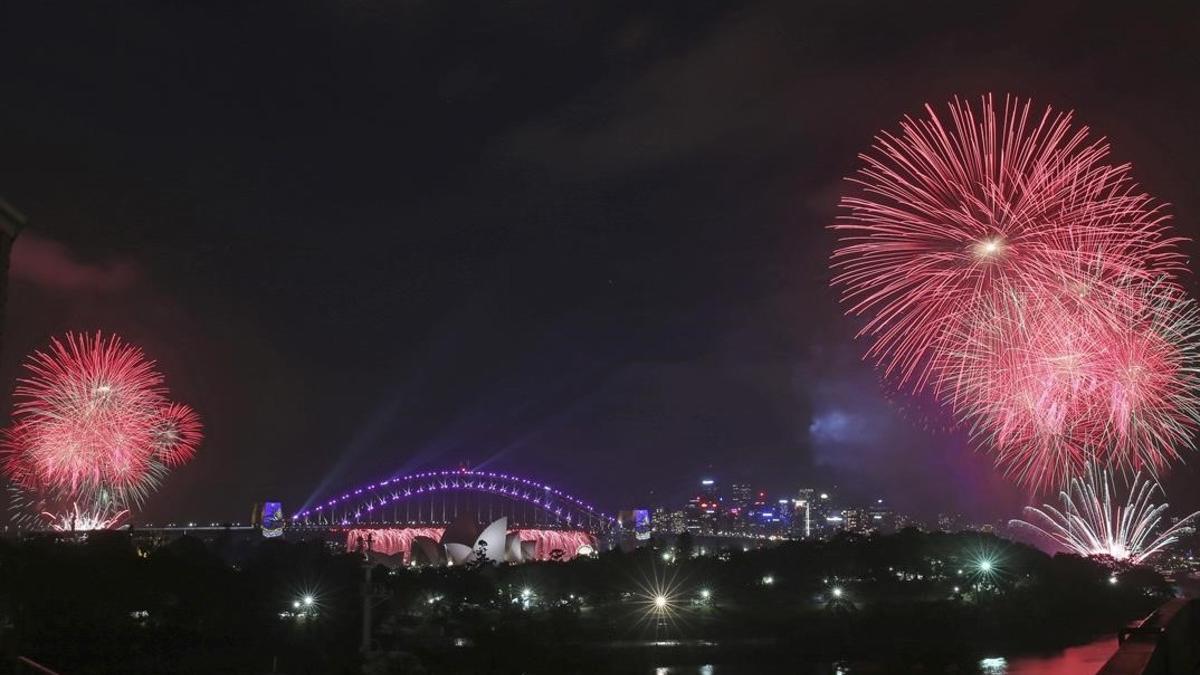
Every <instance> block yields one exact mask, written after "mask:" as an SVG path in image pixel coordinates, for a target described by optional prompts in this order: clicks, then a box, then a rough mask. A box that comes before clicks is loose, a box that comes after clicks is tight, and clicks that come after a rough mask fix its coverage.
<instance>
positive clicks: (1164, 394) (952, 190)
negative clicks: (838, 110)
mask: <svg viewBox="0 0 1200 675" xmlns="http://www.w3.org/2000/svg"><path fill="white" fill-rule="evenodd" d="M926 111H927V113H928V117H927V118H926V119H920V120H915V119H912V118H906V119H905V121H904V122H903V123H902V125H901V131H900V133H899V134H887V133H885V134H882V135H881V136H879V137H878V138H877V139H876V145H875V147H874V148H873V150H872V152H870V153H867V154H864V155H862V160H863V161H864V164H865V165H864V167H863V168H862V169H861V170H860V171H859V172H858V174H857V175H856V176H855V177H853V178H852V179H851V181H852V182H853V183H855V184H856V185H857V186H858V190H857V191H856V192H855V193H853V194H851V195H849V196H847V197H845V198H844V199H843V200H842V207H843V214H842V216H841V217H840V219H839V221H838V223H837V224H835V225H833V226H832V227H833V229H835V230H837V231H838V232H839V233H840V234H841V240H840V246H839V248H838V249H837V250H836V251H835V253H834V256H833V266H834V268H835V270H836V274H835V276H834V278H833V283H834V285H835V286H839V287H841V288H842V290H843V301H844V302H845V304H846V306H847V311H848V312H849V313H851V314H865V315H866V316H867V318H866V322H865V325H864V327H863V328H862V331H861V332H860V335H861V336H863V337H867V338H869V339H870V340H871V345H870V347H869V349H868V352H867V356H868V358H871V359H873V360H875V361H876V363H877V364H878V365H879V367H880V369H881V370H882V371H883V373H884V376H885V379H887V380H888V381H890V382H892V383H894V384H898V385H899V386H901V387H903V388H906V389H913V390H922V389H924V388H926V387H928V388H929V389H931V390H932V391H933V392H934V393H935V395H936V396H937V397H938V398H939V400H941V401H942V402H943V403H945V404H947V405H948V407H949V408H950V409H951V410H952V412H953V413H954V415H955V417H956V418H957V419H958V420H959V421H960V422H962V423H963V424H964V425H965V426H966V427H967V428H968V429H970V431H971V434H972V437H973V438H974V440H975V442H976V444H977V445H978V446H979V447H981V448H984V449H986V450H988V451H990V452H992V453H993V454H994V456H995V458H996V460H997V463H998V464H1000V465H1001V466H1002V467H1003V468H1004V469H1005V470H1006V471H1007V472H1009V473H1010V474H1011V475H1013V476H1014V477H1015V478H1016V479H1017V480H1018V481H1019V482H1021V483H1022V484H1025V485H1028V486H1030V487H1033V488H1045V487H1049V486H1055V485H1057V486H1061V485H1063V484H1065V482H1066V480H1067V478H1068V477H1069V476H1071V475H1077V474H1078V473H1079V471H1080V470H1081V469H1082V467H1084V466H1085V465H1087V464H1089V463H1091V462H1100V463H1102V464H1104V465H1105V466H1109V467H1117V468H1120V469H1122V470H1126V471H1128V472H1136V471H1139V470H1143V469H1147V470H1150V471H1152V472H1157V471H1158V470H1160V469H1162V468H1163V467H1164V466H1165V465H1166V463H1167V462H1168V461H1170V460H1172V459H1175V458H1177V457H1178V448H1180V447H1184V446H1191V444H1192V435H1193V432H1194V431H1195V430H1196V428H1197V426H1198V424H1200V399H1198V398H1197V393H1196V392H1197V387H1196V384H1197V381H1196V369H1197V366H1198V365H1200V356H1198V353H1197V344H1198V342H1200V341H1198V338H1200V332H1198V331H1200V329H1198V326H1200V321H1198V319H1197V312H1196V309H1195V306H1194V304H1193V303H1192V302H1191V301H1190V300H1189V299H1188V298H1187V297H1186V295H1185V294H1184V293H1183V291H1182V290H1181V289H1180V288H1179V286H1178V284H1177V282H1176V281H1175V275H1176V274H1177V273H1178V272H1180V271H1181V270H1182V269H1183V267H1184V266H1183V260H1184V258H1183V256H1182V254H1181V253H1180V252H1179V247H1178V241H1179V240H1178V239H1177V238H1173V237H1171V236H1170V234H1169V232H1168V231H1167V229H1166V226H1165V223H1164V221H1165V216H1164V215H1163V213H1162V212H1161V210H1160V208H1159V206H1158V205H1156V204H1155V202H1154V201H1153V200H1152V199H1151V198H1150V197H1149V196H1147V195H1146V194H1144V193H1142V192H1140V191H1138V189H1137V188H1136V186H1135V185H1134V184H1133V183H1132V180H1131V178H1130V175H1129V167H1128V165H1121V166H1112V165H1109V164H1106V163H1105V161H1106V159H1107V155H1108V146H1107V144H1105V143H1104V142H1103V141H1100V140H1089V137H1088V130H1087V129H1086V127H1075V126H1073V124H1072V121H1071V115H1070V114H1063V113H1055V112H1053V111H1052V110H1050V109H1049V108H1047V109H1046V110H1045V111H1044V112H1043V113H1041V114H1040V115H1037V114H1031V106H1030V104H1029V103H1028V102H1026V103H1021V102H1020V101H1017V100H1015V99H1006V100H1005V103H1004V107H1003V110H997V109H996V108H995V107H994V106H993V103H992V99H991V97H990V96H988V97H985V98H984V99H983V100H982V104H981V106H979V107H978V108H973V107H972V106H970V105H968V104H967V103H965V102H962V101H959V100H955V101H954V102H953V103H951V104H950V106H949V113H950V115H949V121H948V123H946V122H943V120H942V119H941V118H939V116H938V115H937V113H935V112H934V110H933V109H932V108H929V107H928V106H927V107H926Z"/></svg>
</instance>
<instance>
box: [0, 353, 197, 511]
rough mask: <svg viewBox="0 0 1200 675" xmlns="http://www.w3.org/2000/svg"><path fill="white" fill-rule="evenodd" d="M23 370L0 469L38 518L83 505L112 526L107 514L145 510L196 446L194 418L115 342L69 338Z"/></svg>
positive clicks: (148, 365)
mask: <svg viewBox="0 0 1200 675" xmlns="http://www.w3.org/2000/svg"><path fill="white" fill-rule="evenodd" d="M25 370H26V375H25V377H22V378H20V379H19V380H18V382H17V387H16V390H15V392H14V399H15V405H14V410H13V415H12V417H13V423H12V426H11V427H10V428H9V429H7V430H6V434H5V438H4V444H3V453H4V455H5V457H4V468H5V472H6V473H7V475H8V476H9V478H10V479H11V480H12V481H13V483H14V484H15V485H16V486H17V488H18V492H19V495H18V501H19V502H24V503H30V504H34V505H37V510H38V511H46V509H45V508H43V507H42V506H41V505H49V506H50V508H51V512H50V513H51V516H53V515H54V514H53V509H55V508H59V509H64V510H65V509H66V505H67V504H75V503H83V504H84V505H85V506H84V510H85V511H86V512H88V513H92V514H98V516H97V518H96V519H95V520H96V521H97V522H106V516H105V514H109V515H111V514H117V513H120V512H122V511H125V510H127V509H128V507H129V506H130V505H131V504H136V503H140V502H141V501H142V500H143V499H144V498H145V496H146V495H147V494H148V493H149V491H150V490H151V489H153V488H154V487H155V486H156V485H157V483H158V481H159V480H161V478H162V476H163V475H165V473H166V469H167V467H170V466H177V465H179V464H182V463H184V462H186V461H187V460H188V459H190V458H191V456H192V454H194V452H195V448H196V446H197V444H198V443H199V442H200V439H201V427H200V422H199V419H198V418H197V417H196V415H195V413H193V412H192V411H191V409H190V408H187V407H186V406H181V405H178V404H174V403H171V402H170V401H169V400H168V399H167V391H166V389H165V388H164V387H163V377H162V375H161V374H160V373H159V372H158V371H157V370H155V368H154V364H153V362H151V361H149V360H147V359H146V357H145V355H144V354H143V353H142V351H141V350H140V349H138V348H137V347H134V346H132V345H130V344H128V343H125V342H123V341H122V340H121V339H120V338H118V337H116V336H111V337H108V338H105V337H103V336H102V335H101V334H99V333H97V334H95V335H92V336H89V335H82V334H73V333H69V334H67V336H66V337H65V338H64V339H62V340H58V339H54V340H52V342H51V347H50V349H49V350H47V351H45V352H42V351H38V352H35V353H34V354H33V355H31V356H30V357H29V359H28V360H27V361H26V363H25ZM72 508H78V507H74V506H73V507H72Z"/></svg>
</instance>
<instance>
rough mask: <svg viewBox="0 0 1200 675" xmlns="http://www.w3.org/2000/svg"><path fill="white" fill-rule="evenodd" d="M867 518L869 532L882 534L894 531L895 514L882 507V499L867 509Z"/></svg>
mask: <svg viewBox="0 0 1200 675" xmlns="http://www.w3.org/2000/svg"><path fill="white" fill-rule="evenodd" d="M867 516H868V519H869V520H868V526H869V528H870V530H871V531H873V532H882V533H884V534H890V533H892V532H895V531H896V513H895V511H892V509H890V508H888V507H886V506H884V504H883V500H882V499H877V500H875V503H874V504H872V505H871V506H870V508H868V509H867Z"/></svg>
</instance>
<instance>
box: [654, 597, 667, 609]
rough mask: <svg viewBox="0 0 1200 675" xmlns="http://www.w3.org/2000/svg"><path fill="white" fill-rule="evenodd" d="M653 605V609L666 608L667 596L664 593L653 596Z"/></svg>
mask: <svg viewBox="0 0 1200 675" xmlns="http://www.w3.org/2000/svg"><path fill="white" fill-rule="evenodd" d="M654 607H655V609H658V610H660V611H661V610H664V609H666V608H667V596H665V595H656V596H654Z"/></svg>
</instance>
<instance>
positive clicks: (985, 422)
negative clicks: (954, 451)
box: [935, 284, 1200, 487]
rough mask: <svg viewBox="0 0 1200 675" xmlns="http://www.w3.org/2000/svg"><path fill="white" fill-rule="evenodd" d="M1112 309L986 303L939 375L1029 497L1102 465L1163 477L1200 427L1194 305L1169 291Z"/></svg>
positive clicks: (1044, 298)
mask: <svg viewBox="0 0 1200 675" xmlns="http://www.w3.org/2000/svg"><path fill="white" fill-rule="evenodd" d="M1113 291H1114V293H1113V294H1112V295H1110V296H1109V298H1108V299H1107V300H1104V301H1089V302H1086V303H1081V302H1078V301H1077V300H1064V299H1063V298H1061V297H1056V296H1054V295H1052V294H1046V293H1029V294H1027V295H1026V296H1024V297H1017V296H1013V297H1010V298H1008V299H1007V301H1005V302H1001V303H996V304H984V305H981V308H982V309H981V311H980V312H978V313H977V314H976V315H975V316H974V322H973V324H972V326H973V328H972V329H971V330H970V331H968V332H967V333H965V334H956V335H954V340H953V341H954V343H955V344H956V348H954V349H949V348H947V350H946V353H945V354H944V356H943V358H942V359H941V361H940V365H941V366H942V368H941V369H940V370H939V372H938V374H937V375H936V376H935V377H936V378H937V388H938V389H939V390H940V391H942V392H943V394H944V399H945V400H946V401H948V402H949V404H950V405H951V407H952V408H954V411H955V412H956V413H957V415H958V417H959V418H960V420H962V421H963V422H964V423H965V425H966V426H967V427H968V428H969V429H970V430H971V432H972V433H973V435H974V436H975V438H976V440H977V441H978V442H979V443H978V444H979V445H981V446H983V447H985V448H987V449H989V450H991V451H992V452H993V453H994V455H995V457H996V460H997V463H998V464H999V465H1000V466H1001V467H1003V468H1004V469H1005V470H1006V471H1008V472H1009V473H1010V474H1012V475H1014V476H1015V477H1016V478H1017V480H1018V481H1019V482H1021V483H1023V484H1026V485H1029V486H1031V487H1047V486H1053V485H1063V484H1065V483H1066V481H1067V480H1068V479H1069V478H1070V477H1071V476H1073V475H1079V473H1080V472H1081V471H1082V470H1083V468H1084V467H1085V466H1086V465H1087V464H1089V463H1093V462H1099V463H1102V464H1103V465H1104V466H1108V467H1114V468H1118V469H1121V470H1124V471H1126V472H1137V471H1142V470H1147V471H1150V472H1151V473H1157V472H1158V471H1160V470H1161V469H1163V468H1164V467H1165V466H1166V463H1167V462H1168V461H1170V460H1172V459H1176V458H1178V457H1179V452H1178V451H1179V449H1180V448H1184V447H1191V445H1192V436H1193V433H1194V432H1195V430H1196V428H1197V425H1198V423H1200V400H1198V399H1197V391H1198V386H1197V385H1198V384H1200V382H1197V377H1196V372H1197V368H1198V367H1200V355H1198V354H1197V352H1196V346H1197V336H1198V331H1200V323H1198V321H1197V312H1196V308H1195V305H1194V303H1193V302H1192V301H1191V300H1189V299H1187V298H1185V297H1183V296H1182V291H1180V290H1179V289H1178V288H1175V287H1174V286H1170V285H1166V284H1157V285H1144V284H1137V285H1134V286H1132V287H1123V288H1122V287H1115V288H1114V289H1113Z"/></svg>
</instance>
